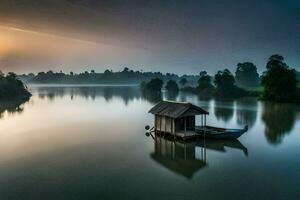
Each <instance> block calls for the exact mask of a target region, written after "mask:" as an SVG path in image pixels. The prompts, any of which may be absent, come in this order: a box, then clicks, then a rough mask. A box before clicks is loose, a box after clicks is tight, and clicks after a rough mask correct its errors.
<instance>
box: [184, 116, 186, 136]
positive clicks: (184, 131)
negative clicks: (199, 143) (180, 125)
mask: <svg viewBox="0 0 300 200" xmlns="http://www.w3.org/2000/svg"><path fill="white" fill-rule="evenodd" d="M185 135H186V117H184V136H185Z"/></svg>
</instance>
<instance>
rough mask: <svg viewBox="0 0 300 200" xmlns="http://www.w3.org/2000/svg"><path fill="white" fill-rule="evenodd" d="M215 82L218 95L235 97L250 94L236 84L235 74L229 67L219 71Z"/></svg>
mask: <svg viewBox="0 0 300 200" xmlns="http://www.w3.org/2000/svg"><path fill="white" fill-rule="evenodd" d="M214 83H215V85H216V96H219V97H227V98H235V97H239V96H246V95H248V92H246V91H245V90H243V89H241V88H239V87H237V86H236V85H235V79H234V76H233V75H232V73H231V72H230V71H229V70H228V69H225V70H223V71H218V73H217V74H216V75H215V79H214Z"/></svg>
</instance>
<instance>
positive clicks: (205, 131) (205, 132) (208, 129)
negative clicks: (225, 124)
mask: <svg viewBox="0 0 300 200" xmlns="http://www.w3.org/2000/svg"><path fill="white" fill-rule="evenodd" d="M195 131H196V133H197V134H199V135H201V136H205V137H207V138H213V139H237V138H239V137H240V136H241V135H243V134H244V133H245V132H247V131H248V126H245V127H244V128H243V129H226V128H219V127H214V126H196V128H195Z"/></svg>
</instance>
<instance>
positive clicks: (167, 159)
mask: <svg viewBox="0 0 300 200" xmlns="http://www.w3.org/2000/svg"><path fill="white" fill-rule="evenodd" d="M151 158H152V159H153V160H155V161H156V162H158V163H159V164H161V165H162V166H164V167H166V168H167V169H169V170H170V171H172V172H174V173H176V174H179V175H182V176H184V177H186V178H188V179H191V178H193V176H194V174H195V173H196V172H197V171H199V170H200V169H202V168H204V167H205V166H206V165H207V163H206V150H205V148H202V147H196V146H195V143H183V142H179V141H176V140H168V139H165V138H161V137H158V136H156V137H155V147H154V152H153V153H152V154H151Z"/></svg>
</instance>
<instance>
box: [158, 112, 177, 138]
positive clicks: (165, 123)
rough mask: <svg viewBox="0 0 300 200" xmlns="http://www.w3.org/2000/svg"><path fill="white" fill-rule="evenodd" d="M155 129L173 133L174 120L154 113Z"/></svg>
mask: <svg viewBox="0 0 300 200" xmlns="http://www.w3.org/2000/svg"><path fill="white" fill-rule="evenodd" d="M155 130H156V131H161V132H166V133H170V134H175V120H174V119H173V118H171V117H167V116H160V115H155Z"/></svg>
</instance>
